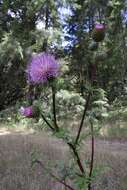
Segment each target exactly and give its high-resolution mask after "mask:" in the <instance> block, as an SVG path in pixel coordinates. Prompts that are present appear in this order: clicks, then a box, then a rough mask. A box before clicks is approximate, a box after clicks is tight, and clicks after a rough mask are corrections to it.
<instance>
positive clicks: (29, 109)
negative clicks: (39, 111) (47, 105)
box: [19, 106, 33, 117]
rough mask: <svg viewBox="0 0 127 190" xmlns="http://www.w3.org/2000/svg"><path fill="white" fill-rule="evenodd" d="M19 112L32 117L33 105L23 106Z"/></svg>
mask: <svg viewBox="0 0 127 190" xmlns="http://www.w3.org/2000/svg"><path fill="white" fill-rule="evenodd" d="M19 112H20V113H21V115H23V116H25V117H32V116H33V109H32V107H31V106H29V107H26V108H24V107H21V108H20V110H19Z"/></svg>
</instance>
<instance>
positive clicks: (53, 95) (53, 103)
mask: <svg viewBox="0 0 127 190" xmlns="http://www.w3.org/2000/svg"><path fill="white" fill-rule="evenodd" d="M52 106H53V120H54V126H55V129H56V131H59V127H58V125H57V118H56V92H55V87H54V86H53V85H52Z"/></svg>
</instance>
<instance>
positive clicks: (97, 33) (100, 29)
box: [92, 24, 105, 42]
mask: <svg viewBox="0 0 127 190" xmlns="http://www.w3.org/2000/svg"><path fill="white" fill-rule="evenodd" d="M104 37H105V26H104V25H103V24H96V25H95V27H94V29H93V32H92V38H93V40H94V41H95V42H101V41H102V40H104Z"/></svg>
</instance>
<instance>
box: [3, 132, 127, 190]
mask: <svg viewBox="0 0 127 190" xmlns="http://www.w3.org/2000/svg"><path fill="white" fill-rule="evenodd" d="M83 147H84V148H83V150H82V158H83V159H87V158H88V157H89V154H90V142H89V141H85V142H84V145H83ZM95 149H96V155H95V158H96V159H95V164H97V165H99V166H101V168H102V173H101V174H100V176H98V177H97V179H96V181H95V182H94V186H93V190H102V189H103V190H127V181H126V179H127V167H126V166H127V142H126V141H123V142H122V141H121V142H119V141H117V140H116V141H115V140H114V141H108V140H105V139H96V143H95ZM35 150H38V153H39V157H40V158H41V160H42V161H43V163H47V161H49V160H50V161H56V160H66V157H67V154H68V153H67V152H68V148H67V147H66V145H64V144H63V142H62V141H59V140H57V139H53V138H50V137H49V136H48V135H47V133H44V132H43V133H33V131H27V132H20V131H18V132H15V131H9V130H5V129H1V130H0V189H1V190H65V188H63V187H61V185H59V184H58V183H56V182H55V181H53V180H52V179H51V178H50V177H48V176H47V175H46V173H45V171H43V169H41V168H39V166H37V167H34V168H32V167H31V155H32V153H33V151H35Z"/></svg>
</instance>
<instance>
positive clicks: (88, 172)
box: [20, 25, 104, 190]
mask: <svg viewBox="0 0 127 190" xmlns="http://www.w3.org/2000/svg"><path fill="white" fill-rule="evenodd" d="M95 30H96V31H95ZM93 32H94V33H95V32H96V35H98V36H100V35H101V38H99V37H98V36H96V39H95V34H94V40H95V41H97V42H99V41H101V40H102V36H103V38H104V35H102V33H103V34H104V27H103V26H102V25H97V26H96V27H95V29H94V31H93ZM95 50H96V48H95ZM90 72H91V73H90V79H91V84H90V87H89V88H88V90H87V92H86V94H87V97H86V101H85V105H84V110H83V113H82V118H81V121H80V124H79V126H78V130H77V132H76V135H74V136H73V135H72V134H71V132H70V131H69V130H68V129H65V128H63V127H61V126H60V125H59V122H58V121H57V113H56V106H57V105H56V92H57V85H56V81H57V78H58V77H59V74H60V66H59V64H58V62H57V60H56V59H55V57H54V56H53V55H51V54H49V53H45V52H43V53H40V54H36V55H34V56H33V57H32V58H31V60H30V62H29V63H28V66H27V69H26V74H27V81H28V83H29V84H30V85H31V84H32V85H35V86H36V85H38V84H39V85H44V84H48V85H49V88H51V93H52V96H51V97H52V114H53V118H52V121H49V120H48V119H47V118H46V116H45V115H44V114H43V112H42V111H43V110H40V116H41V117H42V119H43V120H44V122H45V123H46V124H47V126H48V127H49V129H50V130H51V131H52V133H53V134H54V135H55V136H56V137H58V138H61V139H62V140H63V141H64V142H65V143H66V144H67V145H68V146H69V149H70V150H71V153H72V158H73V159H72V160H73V161H72V166H71V167H70V168H69V172H67V174H66V175H65V176H64V178H61V177H60V176H59V175H57V174H56V172H55V173H53V172H51V171H49V170H48V168H47V167H46V166H45V165H43V163H42V162H41V161H40V160H39V159H37V158H35V159H34V161H33V162H34V163H38V164H39V165H40V167H42V168H43V170H46V171H47V172H48V173H49V175H50V176H51V177H52V178H54V179H55V180H56V181H57V182H59V183H61V184H62V185H64V186H65V187H66V189H70V190H91V189H92V179H93V169H94V149H95V147H94V119H93V116H91V115H92V114H91V113H92V111H90V110H91V109H92V107H91V106H92V96H93V94H94V91H95V89H96V64H95V63H94V64H93V65H92V66H91V71H90ZM63 106H64V105H63ZM33 110H34V109H33V108H32V106H30V107H26V108H21V109H20V112H21V114H22V115H24V116H26V117H32V116H33ZM65 114H66V113H65ZM35 115H36V114H35ZM86 117H88V118H89V123H90V136H91V155H90V162H89V163H88V164H84V162H83V160H82V158H81V157H80V152H79V150H80V147H81V144H82V142H83V140H84V139H83V137H82V132H83V125H84V121H85V119H86ZM66 171H67V169H66ZM66 178H68V179H69V181H70V180H72V182H71V183H69V184H68V183H67V181H66V180H65V179H66Z"/></svg>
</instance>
